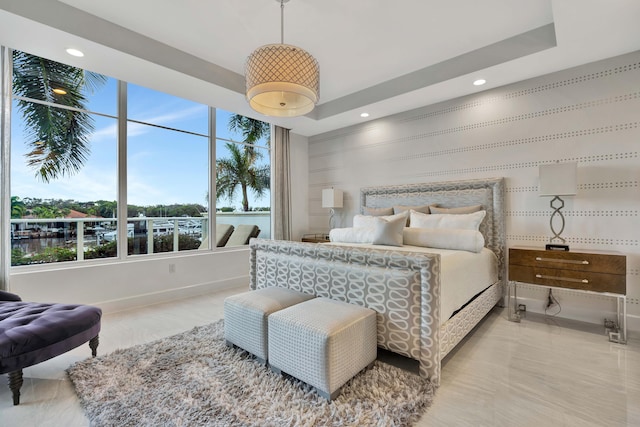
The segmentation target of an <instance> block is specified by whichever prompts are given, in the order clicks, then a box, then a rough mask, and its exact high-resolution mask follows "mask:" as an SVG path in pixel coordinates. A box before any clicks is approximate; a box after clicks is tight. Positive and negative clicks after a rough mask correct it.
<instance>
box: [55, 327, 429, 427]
mask: <svg viewBox="0 0 640 427" xmlns="http://www.w3.org/2000/svg"><path fill="white" fill-rule="evenodd" d="M223 325H224V324H223V321H222V320H221V321H218V322H215V323H212V324H210V325H207V326H202V327H196V328H194V329H193V330H191V331H188V332H184V333H181V334H178V335H174V336H172V337H168V338H164V339H161V340H158V341H154V342H151V343H148V344H142V345H137V346H135V347H131V348H128V349H124V350H117V351H115V352H113V353H111V354H108V355H106V356H99V357H97V358H94V359H87V360H85V361H82V362H79V363H76V364H75V365H73V366H71V367H70V368H69V369H68V370H67V373H68V374H69V377H70V378H71V381H72V383H73V384H74V386H75V389H76V393H77V394H78V396H79V397H80V402H81V404H82V406H83V408H84V410H85V414H86V415H87V417H88V418H89V420H90V421H91V425H92V426H141V425H142V426H260V427H263V426H278V427H281V426H410V425H412V424H414V423H415V422H416V421H417V420H418V419H419V418H420V416H421V415H422V413H423V412H424V411H425V410H426V409H427V407H428V406H429V405H430V404H431V401H432V399H433V393H434V388H433V386H432V385H431V384H430V383H429V381H427V380H424V379H422V378H420V377H419V376H417V375H415V374H413V373H410V372H407V371H404V370H402V369H399V368H397V367H394V366H391V365H388V364H386V363H383V362H380V361H376V363H375V365H374V367H373V368H372V369H367V370H366V371H364V372H361V373H360V374H358V375H357V376H356V377H355V378H353V379H352V380H351V381H349V382H348V383H347V384H346V385H345V386H344V387H343V389H342V394H341V395H340V396H339V397H338V398H337V399H336V400H334V401H333V402H331V403H328V402H327V401H326V400H325V399H323V398H322V397H320V396H318V395H317V394H316V393H315V391H314V389H313V388H311V387H309V386H307V385H306V384H304V383H302V382H300V381H298V380H295V379H293V378H291V377H287V376H279V375H276V374H274V373H272V372H271V371H270V370H269V369H268V368H267V367H265V366H264V365H261V364H259V363H258V362H257V361H256V360H255V359H254V358H253V357H252V356H251V355H249V354H248V353H246V352H244V351H241V350H239V349H233V348H228V347H227V346H226V345H225V344H224V338H223V335H224V326H223Z"/></svg>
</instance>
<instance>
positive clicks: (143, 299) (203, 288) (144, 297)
mask: <svg viewBox="0 0 640 427" xmlns="http://www.w3.org/2000/svg"><path fill="white" fill-rule="evenodd" d="M248 283H249V276H239V277H233V278H230V279H225V280H219V281H215V282H206V283H199V284H196V285H190V286H184V287H181V288H173V289H167V290H162V291H158V292H151V293H146V294H141V295H135V296H132V297H126V298H118V299H112V300H108V301H100V302H95V303H91V305H94V306H97V307H100V308H101V309H102V312H103V313H117V312H119V311H124V310H131V309H135V308H140V307H145V306H149V305H154V304H162V303H166V302H171V301H175V300H177V299H183V298H190V297H195V296H198V295H204V294H208V293H211V292H216V291H224V290H227V289H232V288H246V290H249V285H248Z"/></svg>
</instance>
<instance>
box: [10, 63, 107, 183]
mask: <svg viewBox="0 0 640 427" xmlns="http://www.w3.org/2000/svg"><path fill="white" fill-rule="evenodd" d="M106 81H107V78H106V77H105V76H103V75H102V74H98V73H92V72H89V71H85V70H82V69H80V68H76V67H72V66H70V65H65V64H61V63H59V62H55V61H51V60H48V59H45V58H40V57H38V56H34V55H30V54H28V53H24V52H20V51H13V93H14V95H16V96H19V97H24V98H30V99H36V100H39V101H44V102H47V103H52V104H55V105H60V106H64V107H69V108H60V107H54V106H52V105H51V104H41V103H37V102H31V101H28V100H25V99H18V109H19V110H20V112H21V113H22V114H23V116H24V120H25V126H26V132H27V145H28V146H30V148H31V151H30V152H29V153H27V154H26V157H27V165H28V166H30V167H32V168H33V169H35V171H36V177H39V178H40V179H41V180H42V181H44V182H49V181H50V180H52V179H56V178H60V177H63V176H65V175H66V176H70V175H72V174H74V173H75V172H77V171H79V170H80V169H81V168H82V166H83V165H84V162H85V160H86V159H87V157H88V156H89V154H90V147H89V135H91V133H92V132H93V130H94V127H93V118H92V117H91V116H90V115H89V114H87V113H85V112H83V111H81V110H85V109H86V105H85V103H86V101H87V99H86V98H85V96H84V94H83V91H84V90H85V89H86V90H89V91H94V90H95V89H97V88H99V87H100V86H102V85H103V84H104V83H105V82H106ZM54 90H56V92H57V93H56V92H54Z"/></svg>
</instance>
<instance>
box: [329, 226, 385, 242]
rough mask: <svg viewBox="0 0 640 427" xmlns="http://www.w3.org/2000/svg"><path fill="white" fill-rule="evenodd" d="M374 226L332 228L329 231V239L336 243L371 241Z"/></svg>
mask: <svg viewBox="0 0 640 427" xmlns="http://www.w3.org/2000/svg"><path fill="white" fill-rule="evenodd" d="M374 230H375V227H349V228H334V229H333V230H331V231H330V232H329V240H330V241H332V242H338V243H371V242H373V232H374Z"/></svg>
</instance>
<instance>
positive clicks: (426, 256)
mask: <svg viewBox="0 0 640 427" xmlns="http://www.w3.org/2000/svg"><path fill="white" fill-rule="evenodd" d="M424 204H429V205H439V206H441V207H445V208H456V207H463V206H470V205H482V209H483V210H484V211H486V215H485V217H484V219H483V220H482V223H481V224H480V227H479V232H480V233H481V234H482V236H483V237H484V242H485V245H484V246H485V248H486V249H483V250H482V252H484V253H487V252H489V253H490V254H491V255H490V257H493V259H494V261H493V262H494V263H495V271H496V275H495V277H494V279H493V280H492V281H491V283H484V282H482V280H481V281H480V282H481V283H476V284H475V285H476V287H477V288H478V289H480V292H478V293H474V295H473V297H472V298H471V299H470V300H468V301H465V302H464V303H462V304H460V307H456V309H455V310H454V311H455V314H454V315H452V316H451V317H449V314H448V311H451V310H450V309H447V310H443V309H442V307H441V304H443V301H441V296H442V295H443V294H444V295H445V296H446V294H447V292H446V291H447V290H448V287H445V289H444V290H445V292H444V293H443V292H442V291H443V287H442V285H443V283H442V279H443V274H444V275H445V276H446V275H447V274H449V273H446V271H447V264H446V263H447V262H448V261H447V259H448V257H449V256H455V255H452V253H453V252H456V251H448V250H442V249H439V250H425V248H412V247H392V246H377V245H376V246H372V245H349V244H332V243H328V244H327V243H302V242H290V241H277V240H265V239H253V240H252V241H251V243H250V287H251V289H260V288H264V287H267V286H281V287H287V288H291V289H295V290H299V291H302V292H308V293H312V294H315V295H318V296H323V297H328V298H334V299H337V300H341V301H346V302H349V303H353V304H358V305H362V306H365V307H369V308H371V309H373V310H375V311H376V313H377V321H378V346H379V347H381V348H384V349H386V350H389V351H392V352H395V353H398V354H401V355H403V356H407V357H410V358H413V359H416V360H417V361H418V362H419V364H420V375H421V376H423V377H426V378H429V379H430V380H431V381H432V383H433V384H435V385H439V384H440V366H441V361H442V359H443V358H444V357H445V356H446V355H447V354H448V353H449V352H450V351H451V350H452V349H453V348H454V347H455V346H456V345H457V344H458V343H459V342H460V341H461V340H462V339H463V338H464V337H465V336H466V335H467V334H468V333H469V332H470V331H471V330H472V329H473V327H474V326H475V325H476V324H477V323H478V322H479V321H480V320H481V319H482V318H483V317H484V316H485V315H486V314H487V313H488V312H489V311H490V310H491V309H492V308H493V307H494V306H495V305H496V304H498V303H500V302H502V301H503V298H504V294H505V276H506V275H505V252H506V249H505V223H504V216H505V215H504V179H503V178H490V179H480V180H465V181H448V182H439V183H424V184H407V185H397V186H381V187H368V188H363V189H361V191H360V206H361V211H362V212H364V211H365V210H367V209H370V208H389V207H393V206H411V205H424ZM451 271H454V272H455V271H458V277H462V276H464V274H462V275H460V271H459V269H456V268H453V269H451V268H449V272H451ZM449 275H450V274H449ZM474 277H475V275H474ZM453 280H455V279H453ZM484 280H486V279H484ZM445 285H446V284H445ZM444 312H447V313H446V314H445V313H444Z"/></svg>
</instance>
